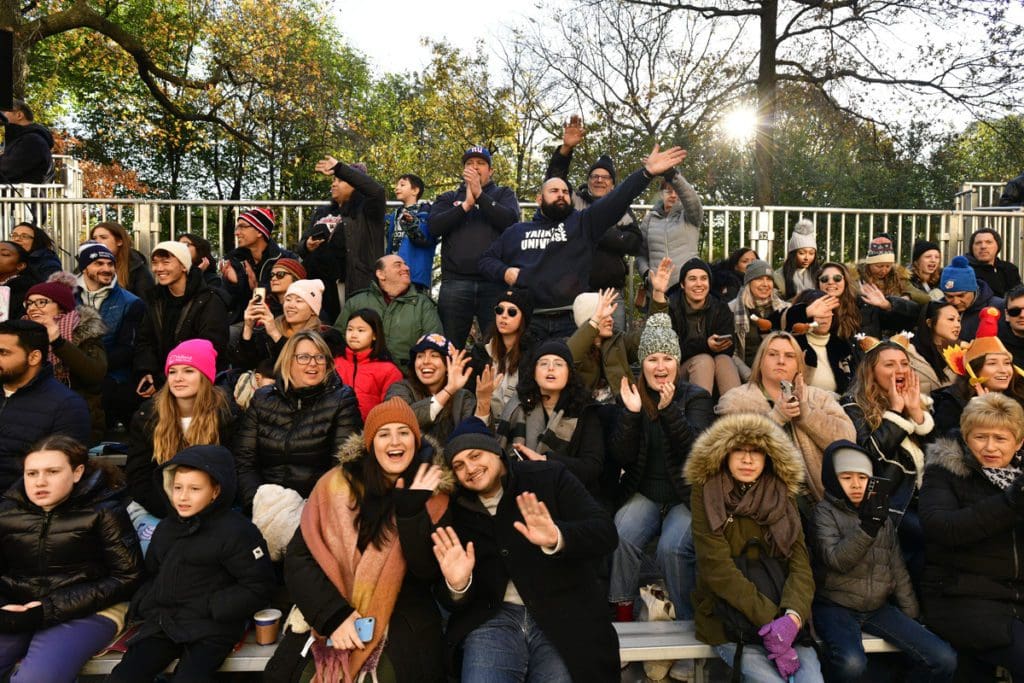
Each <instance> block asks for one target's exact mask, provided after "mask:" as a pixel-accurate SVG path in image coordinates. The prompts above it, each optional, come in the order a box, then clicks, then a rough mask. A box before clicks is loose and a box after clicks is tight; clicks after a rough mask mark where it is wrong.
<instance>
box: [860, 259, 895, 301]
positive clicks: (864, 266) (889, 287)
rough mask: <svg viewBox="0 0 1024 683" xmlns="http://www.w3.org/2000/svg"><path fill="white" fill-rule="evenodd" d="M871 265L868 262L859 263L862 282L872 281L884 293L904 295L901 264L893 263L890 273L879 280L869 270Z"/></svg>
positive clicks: (887, 294)
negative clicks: (900, 271) (900, 270)
mask: <svg viewBox="0 0 1024 683" xmlns="http://www.w3.org/2000/svg"><path fill="white" fill-rule="evenodd" d="M869 265H870V264H868V263H859V264H857V274H858V275H859V276H860V281H861V282H870V283H871V284H873V285H875V286H876V287H878V288H879V289H880V290H882V294H884V295H886V296H903V294H904V291H903V278H902V277H900V273H899V270H898V268H899V266H897V265H896V264H895V263H894V264H892V268H890V269H889V273H888V274H887V275H886V276H885V277H883V278H882V279H881V280H877V279H876V278H875V277H873V276H872V275H871V272H870V271H869V270H868V266H869Z"/></svg>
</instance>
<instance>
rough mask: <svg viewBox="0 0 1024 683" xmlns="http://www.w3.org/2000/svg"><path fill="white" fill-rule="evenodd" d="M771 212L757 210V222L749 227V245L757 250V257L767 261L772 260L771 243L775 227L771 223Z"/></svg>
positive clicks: (773, 238) (768, 210)
mask: <svg viewBox="0 0 1024 683" xmlns="http://www.w3.org/2000/svg"><path fill="white" fill-rule="evenodd" d="M772 218H773V212H772V211H771V210H770V209H767V210H766V209H763V208H762V209H761V210H760V211H758V212H757V223H756V224H754V225H752V226H751V229H750V245H751V248H752V249H753V250H754V251H756V252H757V257H758V258H759V259H761V260H763V261H767V262H768V263H771V262H772V244H773V243H774V241H775V227H774V225H773V224H772Z"/></svg>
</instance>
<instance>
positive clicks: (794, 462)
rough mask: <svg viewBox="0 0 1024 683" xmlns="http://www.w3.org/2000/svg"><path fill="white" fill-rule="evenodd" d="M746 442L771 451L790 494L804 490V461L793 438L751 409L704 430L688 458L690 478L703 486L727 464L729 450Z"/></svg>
mask: <svg viewBox="0 0 1024 683" xmlns="http://www.w3.org/2000/svg"><path fill="white" fill-rule="evenodd" d="M744 445H751V446H756V447H757V448H759V449H761V450H763V451H764V452H765V453H766V454H767V455H768V458H769V459H770V460H771V463H772V469H773V470H774V472H775V476H777V477H779V479H781V480H782V482H783V483H784V484H785V485H786V488H787V489H788V490H789V493H790V495H793V496H796V495H798V494H799V493H800V492H801V490H802V489H803V482H804V462H803V458H801V457H800V454H799V453H798V452H797V450H796V448H795V447H794V446H793V442H792V441H790V440H789V437H788V436H786V433H785V432H783V431H782V428H781V427H779V426H778V425H776V424H775V423H774V422H772V421H771V420H770V419H768V418H767V417H764V416H762V415H755V414H751V413H741V414H737V415H727V416H725V417H720V418H718V419H717V420H716V421H715V422H714V424H712V425H711V426H710V427H709V428H708V429H707V430H705V432H704V433H703V434H701V436H700V438H698V439H697V441H696V442H695V443H694V444H693V449H692V451H691V453H690V457H689V458H688V459H687V461H686V467H685V469H684V474H685V475H686V480H687V481H688V482H690V483H691V484H700V485H701V486H703V485H704V484H705V483H707V481H708V480H709V479H710V478H711V477H712V476H714V475H715V474H717V473H718V472H719V471H721V469H722V468H723V467H724V466H725V462H726V458H727V457H728V456H729V453H730V452H731V451H733V450H734V449H736V448H738V447H740V446H744Z"/></svg>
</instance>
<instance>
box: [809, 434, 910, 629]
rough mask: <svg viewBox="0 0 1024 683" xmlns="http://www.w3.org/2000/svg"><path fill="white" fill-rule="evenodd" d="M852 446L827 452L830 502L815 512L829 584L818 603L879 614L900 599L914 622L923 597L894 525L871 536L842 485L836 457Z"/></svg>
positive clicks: (888, 522)
mask: <svg viewBox="0 0 1024 683" xmlns="http://www.w3.org/2000/svg"><path fill="white" fill-rule="evenodd" d="M852 446H854V444H852V443H850V442H848V441H837V442H836V443H834V444H832V445H831V446H829V447H828V448H827V449H825V455H824V460H823V462H822V472H821V479H822V482H823V484H824V487H825V499H824V500H822V501H821V502H820V503H818V504H817V505H816V506H815V507H814V527H815V531H816V533H815V548H816V552H817V554H818V557H819V559H820V560H821V564H822V566H823V567H824V572H823V576H824V584H823V585H819V586H818V592H817V596H816V597H817V598H818V599H824V600H827V601H828V602H832V603H835V604H836V605H839V606H841V607H846V608H847V609H851V610H854V611H856V612H873V611H874V610H876V609H879V608H881V607H882V606H883V605H885V604H886V602H888V601H889V598H890V597H894V598H895V600H896V603H897V604H898V605H899V607H900V609H901V610H903V612H904V613H905V614H906V615H907V616H908V617H910V618H911V619H917V617H918V614H919V609H918V604H917V596H915V595H914V587H913V585H911V583H910V574H909V573H907V565H906V564H904V562H903V554H902V553H901V552H900V544H899V540H898V539H897V537H896V526H895V525H894V524H893V521H892V519H887V520H885V524H884V525H883V526H882V528H881V529H879V531H878V534H877V535H875V536H871V535H870V534H868V533H867V532H866V531H864V529H862V528H861V526H860V516H859V514H858V512H857V508H856V507H854V505H853V503H851V502H850V499H849V498H848V497H847V496H846V493H845V492H844V491H843V487H842V486H841V485H840V483H839V477H838V475H837V473H836V468H835V461H834V457H835V452H836V450H837V449H839V448H844V447H852ZM819 578H820V577H819Z"/></svg>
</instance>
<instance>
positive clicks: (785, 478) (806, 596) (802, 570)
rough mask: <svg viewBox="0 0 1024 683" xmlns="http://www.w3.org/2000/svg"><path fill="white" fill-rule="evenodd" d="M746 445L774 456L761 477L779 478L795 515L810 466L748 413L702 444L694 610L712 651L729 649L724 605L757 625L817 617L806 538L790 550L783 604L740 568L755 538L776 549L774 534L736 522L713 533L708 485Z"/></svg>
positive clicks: (697, 470)
mask: <svg viewBox="0 0 1024 683" xmlns="http://www.w3.org/2000/svg"><path fill="white" fill-rule="evenodd" d="M744 445H752V446H756V447H757V448H759V449H760V450H762V451H764V452H765V454H766V455H767V456H768V457H767V460H766V463H765V473H764V474H762V475H761V478H762V479H763V478H764V477H767V476H775V477H778V478H779V479H780V480H781V481H782V483H783V484H784V485H785V486H786V489H787V490H788V493H789V504H790V505H792V506H793V507H794V510H795V508H796V496H797V495H798V494H799V493H801V491H802V488H803V481H804V463H803V459H802V458H801V457H800V454H799V453H797V452H796V449H794V448H793V444H792V443H791V442H790V441H789V439H788V438H787V437H786V435H785V434H784V433H783V432H782V430H781V429H780V428H779V427H777V426H775V425H774V424H772V422H771V421H770V420H768V419H767V418H765V417H762V416H760V415H751V414H741V415H730V416H728V417H723V418H720V419H719V420H718V421H717V422H715V423H714V424H713V425H711V427H710V428H709V429H708V430H707V431H705V432H704V434H702V435H701V437H700V438H699V439H697V443H695V444H694V446H693V450H692V451H691V453H690V458H689V459H688V460H687V461H686V469H685V474H686V479H687V481H688V482H690V484H691V485H692V486H693V495H692V498H691V503H690V512H691V514H692V515H693V522H692V529H693V542H694V546H695V547H696V550H697V590H696V591H695V592H694V595H693V597H694V604H693V607H694V610H695V612H696V617H695V622H696V631H697V638H699V639H700V640H701V641H703V642H705V643H708V644H709V645H720V644H722V643H727V642H729V639H728V637H727V636H726V633H725V627H724V626H723V624H722V621H721V620H720V619H719V618H718V616H716V615H715V614H714V611H713V610H714V605H715V601H716V599H722V600H725V601H727V602H728V603H729V604H730V605H732V606H733V607H735V608H736V609H738V610H740V611H741V612H742V613H743V614H744V615H745V616H746V617H747V619H749V620H750V622H751V623H752V624H755V625H757V626H761V625H763V624H767V623H768V622H770V621H772V620H774V619H776V618H778V617H780V616H782V615H783V614H784V613H785V612H786V610H790V609H791V610H793V611H795V612H796V613H797V614H799V615H800V618H801V619H802V620H803V622H804V623H807V620H808V619H809V618H810V615H811V599H812V598H813V597H814V579H813V578H812V576H811V565H810V560H809V558H808V555H807V546H806V544H805V543H804V536H803V532H802V531H800V532H799V534H798V536H797V538H796V541H795V542H794V543H793V545H792V547H791V548H790V554H789V557H788V558H785V559H786V560H787V562H786V567H787V571H788V576H787V578H786V583H785V585H784V587H783V591H782V600H781V602H780V603H779V604H775V603H773V602H771V601H770V600H769V599H768V598H766V597H765V596H764V595H763V594H761V593H760V592H759V591H758V590H757V587H756V586H755V585H754V584H753V583H752V582H751V581H750V580H749V579H747V578H746V577H745V576H743V574H742V573H741V572H740V570H739V569H738V568H737V567H736V564H735V562H734V561H733V560H734V558H736V557H738V556H739V555H740V553H741V552H742V551H743V547H744V546H745V545H746V543H747V541H749V540H751V539H758V540H760V541H761V542H762V543H763V544H765V545H766V546H767V547H771V546H770V545H769V544H768V541H767V538H766V535H765V531H766V529H765V528H764V527H762V526H761V525H760V524H758V523H757V522H756V521H755V520H753V519H751V518H749V517H735V518H734V519H733V520H732V521H731V522H729V523H727V524H726V525H725V527H724V528H723V529H722V531H720V532H717V533H716V532H713V531H712V530H711V527H710V524H709V522H708V514H707V508H706V507H705V502H704V487H705V484H707V483H708V481H709V480H711V478H712V477H713V476H714V475H716V474H718V473H719V472H721V471H722V469H723V468H725V467H727V460H728V457H729V453H730V452H731V451H733V450H734V449H736V448H738V447H740V446H744ZM769 462H770V465H769ZM769 469H770V471H771V474H769ZM755 485H756V484H755Z"/></svg>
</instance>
